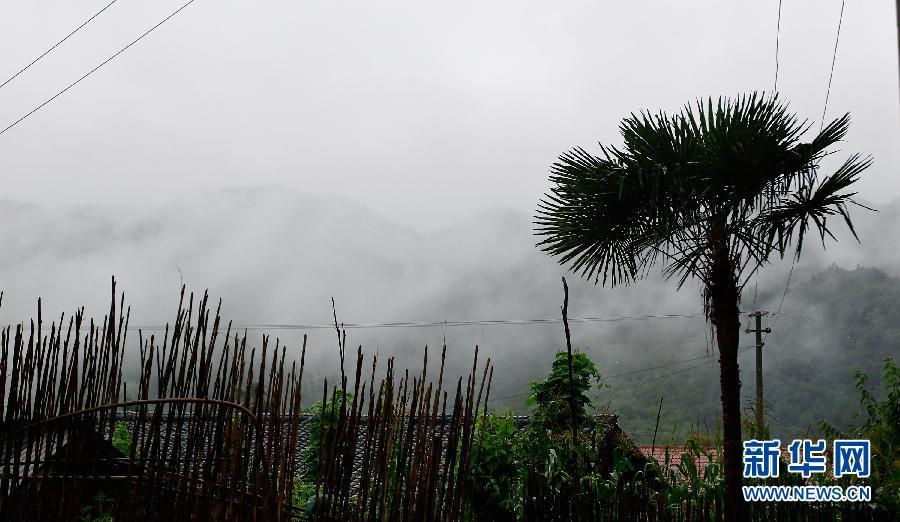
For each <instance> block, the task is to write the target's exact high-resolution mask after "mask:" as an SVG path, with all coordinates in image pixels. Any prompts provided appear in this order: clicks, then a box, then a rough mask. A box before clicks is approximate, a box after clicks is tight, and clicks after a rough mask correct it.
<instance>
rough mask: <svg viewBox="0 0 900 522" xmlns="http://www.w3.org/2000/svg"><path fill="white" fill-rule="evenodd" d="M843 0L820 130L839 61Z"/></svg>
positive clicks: (843, 0)
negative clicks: (835, 68)
mask: <svg viewBox="0 0 900 522" xmlns="http://www.w3.org/2000/svg"><path fill="white" fill-rule="evenodd" d="M845 1H846V0H841V14H840V16H839V17H838V26H837V35H836V36H835V38H834V54H832V56H831V72H830V73H829V74H828V89H827V90H826V91H825V107H824V108H823V109H822V124H821V125H819V132H821V131H822V128H823V127H825V113H826V112H827V111H828V97H829V96H831V79H832V78H833V77H834V63H835V61H837V50H838V43H840V41H841V23H842V22H843V21H844V2H845Z"/></svg>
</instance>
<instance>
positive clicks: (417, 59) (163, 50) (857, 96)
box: [0, 0, 900, 230]
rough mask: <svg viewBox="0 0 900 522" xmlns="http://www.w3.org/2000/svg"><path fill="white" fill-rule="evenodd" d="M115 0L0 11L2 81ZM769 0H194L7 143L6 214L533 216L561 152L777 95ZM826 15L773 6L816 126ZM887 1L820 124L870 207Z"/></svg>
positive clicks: (890, 182)
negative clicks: (206, 210) (852, 156)
mask: <svg viewBox="0 0 900 522" xmlns="http://www.w3.org/2000/svg"><path fill="white" fill-rule="evenodd" d="M106 3H108V0H93V1H79V2H71V1H67V2H62V1H55V2H54V1H47V0H5V1H4V2H3V3H2V6H0V49H2V52H0V76H2V79H0V81H2V80H5V79H6V78H7V77H9V76H10V75H11V74H13V73H14V72H15V71H17V70H18V69H19V68H20V67H22V66H23V65H25V64H27V63H28V62H30V61H31V60H32V59H33V58H34V57H36V56H37V55H39V54H40V53H41V52H43V51H44V50H45V49H46V48H47V47H49V46H50V45H51V44H52V43H54V42H55V41H57V40H58V39H59V38H61V37H62V36H64V35H65V34H67V33H68V32H69V31H70V30H71V29H73V28H74V27H75V26H77V25H78V24H80V23H81V22H82V21H83V20H84V19H86V18H87V17H89V16H90V15H91V14H93V13H94V12H95V11H97V10H98V9H99V8H100V7H102V6H103V5H105V4H106ZM181 3H182V1H181V0H176V1H173V0H166V1H162V0H158V1H153V2H146V1H144V2H139V1H136V0H119V2H118V3H117V4H116V5H114V6H113V7H111V8H110V9H109V10H108V11H107V12H105V13H104V14H103V15H101V16H100V17H99V18H98V19H96V20H95V21H93V22H92V23H91V24H89V25H88V26H86V27H85V28H84V29H83V30H82V31H81V32H80V33H78V34H77V35H76V36H75V37H73V38H72V39H70V40H69V41H68V42H66V43H65V44H63V45H62V46H61V47H60V48H58V49H57V50H56V51H55V52H53V53H52V54H51V55H49V56H48V57H46V58H45V59H44V60H42V61H41V62H39V63H38V64H37V65H36V66H35V67H33V68H32V69H31V70H29V71H27V72H26V73H25V74H23V75H22V76H21V77H20V78H18V79H17V80H15V81H14V82H13V83H11V84H9V85H7V86H6V87H4V88H3V89H0V124H2V125H0V128H2V127H5V126H6V125H8V124H9V123H11V122H12V121H14V120H15V119H17V118H18V117H20V116H21V115H22V114H24V113H26V112H27V111H29V110H30V109H32V108H33V107H34V106H35V105H37V104H39V103H40V102H42V101H43V100H45V99H46V98H48V97H49V96H51V95H53V94H54V93H56V92H57V91H58V90H60V89H61V88H62V87H64V86H65V85H67V84H68V83H69V82H71V81H73V80H74V79H76V78H78V77H79V76H80V75H81V74H83V73H85V72H87V71H88V70H90V69H91V68H92V67H94V66H95V65H96V64H98V63H99V62H101V61H102V60H104V59H105V58H106V57H108V56H109V55H110V54H112V53H113V52H115V51H116V50H118V49H119V48H120V47H121V46H123V45H124V44H125V43H127V42H128V41H130V40H132V39H133V38H135V37H136V36H138V35H139V34H140V33H141V32H143V31H144V30H145V29H147V28H149V27H150V26H152V25H153V24H155V23H156V22H158V21H159V20H161V19H162V18H164V17H165V16H166V15H167V14H168V13H169V12H171V11H172V10H174V9H175V8H176V7H177V6H178V5H180V4H181ZM777 5H778V2H777V0H766V1H758V2H724V1H721V0H716V1H706V2H700V1H692V2H675V1H667V2H597V1H594V2H587V1H585V2H522V1H509V2H500V1H490V2H463V1H455V2H446V3H440V4H438V3H434V2H412V1H410V2H388V1H378V2H333V1H332V2H323V1H302V2H298V1H290V2H289V1H267V2H258V1H256V2H250V1H222V0H216V1H213V0H197V1H196V2H194V3H193V4H192V5H191V6H189V7H188V8H187V9H185V10H184V11H183V12H182V13H181V14H179V15H178V16H177V17H175V18H173V19H172V20H170V21H169V22H168V23H167V24H165V25H163V26H162V27H161V28H160V29H158V30H157V31H156V32H154V33H153V34H151V35H150V36H149V37H148V38H146V39H145V40H144V41H142V42H140V43H139V44H138V45H137V46H135V47H133V48H132V49H130V50H129V51H127V52H126V53H124V54H123V55H121V56H120V57H119V58H117V59H116V60H115V61H113V62H111V63H110V64H108V65H107V66H105V67H104V68H102V69H101V70H99V71H98V72H97V73H95V74H94V75H93V76H91V77H90V78H88V79H87V80H85V81H84V82H82V83H81V84H79V85H78V86H77V87H75V88H74V89H73V90H71V91H70V92H68V93H67V94H65V95H64V96H62V97H60V98H58V99H57V100H56V101H54V102H53V103H51V104H49V105H48V106H46V107H45V108H44V109H42V110H41V111H39V112H38V113H36V114H35V115H34V116H32V117H30V118H28V119H27V120H25V121H24V122H22V123H21V124H19V125H18V126H17V127H15V128H14V129H12V130H10V131H9V132H7V133H6V134H4V135H2V136H0V172H2V173H3V179H4V184H3V194H2V196H3V197H4V198H10V199H20V200H27V201H41V202H46V203H50V204H59V203H66V204H83V203H97V202H126V203H130V202H145V201H161V200H165V199H168V198H171V197H173V196H175V195H178V194H182V193H191V192H196V191H201V190H207V189H217V188H224V187H240V186H258V185H262V186H268V185H281V186H287V187H291V188H294V189H297V190H301V191H305V192H310V193H314V194H315V193H329V194H341V195H344V196H346V197H349V198H352V199H355V200H357V201H360V202H362V203H364V204H366V205H368V206H370V207H372V208H373V209H375V210H376V211H378V212H379V213H381V214H383V215H385V216H387V217H388V218H389V219H392V220H394V221H397V222H400V223H405V224H410V225H414V226H416V227H418V228H420V229H423V230H428V229H433V228H435V227H438V226H443V225H446V224H449V223H452V222H455V221H458V220H459V219H462V218H465V217H467V216H471V215H473V214H475V213H477V212H481V211H483V210H485V209H488V208H491V207H495V206H508V207H513V208H515V209H519V210H530V209H533V208H534V206H535V203H536V201H537V200H538V198H539V197H540V194H541V193H542V192H543V191H544V190H545V189H546V186H547V185H546V183H547V182H546V176H547V167H548V165H549V164H550V163H551V162H552V161H553V160H554V159H555V157H556V155H557V154H559V153H560V152H562V151H563V150H565V149H567V148H569V147H571V146H574V145H588V146H589V145H591V144H593V143H595V142H596V141H598V140H602V141H604V142H610V141H611V142H613V143H616V142H618V138H617V135H616V127H617V122H618V120H619V119H620V118H621V117H622V116H624V115H626V114H627V113H629V112H630V111H634V110H638V109H641V108H665V109H675V108H677V107H678V106H679V105H680V104H682V103H683V102H685V101H688V100H690V99H692V98H695V97H698V96H706V95H710V94H712V95H719V94H736V93H740V92H745V91H751V90H769V89H772V83H773V76H774V68H775V67H774V65H775V64H774V54H775V28H776V13H777ZM840 6H841V2H840V0H827V1H823V0H819V1H797V0H787V1H785V2H784V11H783V17H782V33H781V35H782V39H781V68H780V78H779V90H780V92H781V93H782V95H783V96H784V97H785V98H787V99H788V100H790V101H791V103H792V108H793V109H794V110H796V111H797V112H799V113H800V114H801V115H803V116H804V117H808V118H810V119H815V120H816V121H818V119H819V118H820V117H821V113H822V107H823V103H824V98H825V89H826V84H827V80H828V71H829V66H830V64H831V58H832V50H833V46H834V37H835V30H836V26H837V20H838V13H839V11H840ZM895 20H896V19H895V17H894V2H891V1H888V0H878V1H875V0H866V1H850V2H847V6H846V10H845V13H844V19H843V28H842V34H841V41H840V48H839V49H838V55H837V65H836V70H835V75H834V82H833V86H832V92H831V99H830V102H829V109H828V114H829V116H831V117H834V116H836V115H838V114H839V113H842V112H845V111H850V112H851V113H852V115H853V118H854V124H853V126H852V128H851V134H850V137H849V140H848V143H847V144H846V146H845V150H847V151H860V152H864V153H869V154H873V155H874V156H875V158H876V165H875V167H873V168H872V169H870V171H869V172H867V173H865V175H864V176H863V181H862V182H861V185H860V187H861V196H862V197H863V198H865V199H868V200H870V201H874V202H875V203H884V202H887V201H889V200H891V199H894V198H896V197H898V196H900V179H898V177H897V176H896V175H895V170H896V167H897V165H898V163H900V147H897V144H898V142H900V111H898V85H897V78H898V73H897V49H896V47H897V46H896V27H895Z"/></svg>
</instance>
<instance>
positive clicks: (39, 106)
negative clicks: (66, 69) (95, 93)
mask: <svg viewBox="0 0 900 522" xmlns="http://www.w3.org/2000/svg"><path fill="white" fill-rule="evenodd" d="M194 1H195V0H188V1H187V2H185V3H184V4H183V5H182V6H181V7H179V8H178V9H176V10H175V11H173V12H172V13H170V14H169V16H167V17H165V18H163V19H162V20H161V21H160V22H159V23H157V24H156V25H154V26H153V27H151V28H150V29H147V30H146V31H144V33H143V34H141V35H140V36H138V37H137V38H135V39H134V40H132V41H131V43H129V44H128V45H126V46H125V47H123V48H121V49H119V50H118V51H117V52H116V53H115V54H113V55H112V56H110V57H109V58H107V59H106V60H103V61H102V62H100V64H99V65H97V66H96V67H94V68H93V69H91V70H90V71H88V72H87V73H85V74H84V75H83V76H81V77H80V78H78V79H77V80H75V81H74V82H72V83H70V84H69V85H67V86H66V87H65V88H64V89H63V90H61V91H59V92H58V93H56V94H54V95H53V96H51V97H50V98H48V99H47V100H45V101H44V102H43V103H41V104H40V105H38V106H37V107H35V108H33V109H31V110H30V111H28V112H27V113H26V114H25V115H24V116H22V117H21V118H19V119H18V120H16V121H14V122H12V123H10V124H9V125H7V126H6V127H5V128H4V129H3V130H0V135H3V134H5V133H6V132H7V131H8V130H10V129H12V128H13V127H15V126H16V125H18V124H19V123H20V122H22V121H23V120H24V119H25V118H28V117H29V116H31V115H32V114H34V113H36V112H37V111H39V110H41V109H42V108H43V107H44V106H46V105H47V104H48V103H50V102H52V101H53V100H55V99H56V98H59V97H60V96H62V95H63V94H65V93H66V92H67V91H68V90H69V89H71V88H72V87H75V86H76V85H78V84H79V83H81V81H82V80H84V79H85V78H87V77H88V76H90V75H92V74H94V72H96V71H97V70H98V69H100V68H101V67H103V66H104V65H106V64H107V63H109V62H111V61H113V60H114V59H115V58H116V57H117V56H119V55H120V54H122V53H124V52H125V51H127V50H128V49H129V48H130V47H131V46H133V45H134V44H136V43H138V42H140V41H141V40H143V39H144V37H145V36H147V35H148V34H150V33H152V32H153V31H154V30H156V28H158V27H159V26H161V25H162V24H164V23H166V22H167V21H169V20H170V19H171V18H172V17H174V16H175V15H177V14H178V13H180V12H181V11H182V10H184V9H185V8H186V7H187V6H189V5H191V4H192V3H194Z"/></svg>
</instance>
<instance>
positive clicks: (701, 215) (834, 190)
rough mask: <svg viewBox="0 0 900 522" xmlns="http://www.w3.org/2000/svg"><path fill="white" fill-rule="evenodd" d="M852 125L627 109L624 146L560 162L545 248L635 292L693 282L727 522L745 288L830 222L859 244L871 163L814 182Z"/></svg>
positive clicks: (737, 469)
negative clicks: (712, 392) (856, 215)
mask: <svg viewBox="0 0 900 522" xmlns="http://www.w3.org/2000/svg"><path fill="white" fill-rule="evenodd" d="M849 124H850V117H849V115H844V116H843V117H841V118H838V119H836V120H834V121H832V122H831V123H830V124H829V125H827V126H824V128H822V129H820V131H819V132H818V134H816V135H815V136H814V137H813V139H812V141H809V142H802V141H801V138H802V137H803V136H804V135H805V134H806V133H807V131H808V130H809V128H810V127H811V125H810V124H809V123H808V122H806V121H800V120H799V119H798V118H797V116H796V115H794V114H792V113H789V112H788V108H787V105H786V104H783V103H781V102H780V101H779V100H778V98H777V96H775V95H773V96H766V95H758V94H755V93H754V94H750V95H743V96H740V97H738V98H736V99H730V98H720V99H719V100H718V102H714V101H713V100H712V99H709V100H708V101H706V102H705V103H704V102H703V101H697V102H696V104H693V105H691V104H689V105H686V106H685V107H684V108H683V109H682V110H681V111H680V112H679V113H677V114H672V115H670V114H666V113H664V112H660V113H658V114H651V113H649V112H641V113H639V114H631V115H630V116H629V117H627V118H625V119H624V120H622V122H621V124H620V125H619V130H620V132H621V135H622V138H623V139H624V145H623V146H621V147H610V146H603V145H602V144H601V145H600V154H599V155H594V154H591V153H588V152H587V151H585V150H584V149H582V148H575V149H572V150H570V151H568V152H566V153H564V154H562V155H561V156H560V157H559V160H558V161H557V162H556V163H554V164H553V166H552V167H551V171H550V182H551V185H552V188H551V189H550V192H548V193H547V194H545V196H544V198H543V200H542V201H541V202H540V204H539V207H538V210H537V214H536V216H535V219H536V221H535V233H536V234H537V235H538V236H542V240H541V241H540V242H539V243H538V246H539V247H540V248H541V249H542V250H544V251H546V252H548V253H549V254H550V255H553V256H558V257H559V262H560V263H561V264H564V265H569V266H570V268H571V269H572V270H573V271H575V272H577V273H579V274H580V275H581V276H583V277H585V278H587V279H592V280H593V281H594V283H595V284H596V283H600V284H603V285H604V286H607V285H608V286H610V287H612V286H616V285H622V284H625V285H627V284H630V283H632V282H634V281H636V280H638V279H641V278H643V277H644V276H646V275H647V274H648V272H649V270H650V269H651V267H653V266H655V265H657V263H659V264H661V265H662V267H663V273H664V274H665V275H666V276H667V277H671V278H674V279H676V280H677V282H678V287H679V288H680V287H681V286H682V285H683V284H684V283H685V282H686V281H687V280H689V279H691V280H696V281H699V283H700V285H701V287H702V290H703V291H702V295H703V304H704V312H705V314H706V317H707V320H708V321H709V322H710V323H711V325H712V326H713V329H714V330H715V334H716V342H717V344H718V349H719V369H720V385H721V393H722V425H723V439H724V441H723V442H724V466H725V495H726V497H725V505H726V520H734V519H736V518H737V516H738V515H739V513H738V511H737V510H738V506H739V505H740V503H741V491H740V485H741V475H742V474H741V457H742V449H741V420H740V415H741V404H740V386H741V382H740V374H739V370H738V361H737V352H738V340H739V334H740V316H739V314H740V308H739V306H740V301H741V290H742V289H743V288H744V286H745V285H746V284H747V281H748V280H749V279H750V277H751V276H752V275H753V274H754V273H755V272H756V271H757V270H758V269H759V268H760V266H762V265H764V264H766V263H767V262H768V261H769V260H770V258H771V257H773V256H774V255H775V254H777V255H778V256H779V257H784V256H785V255H786V254H788V253H789V251H790V250H792V249H793V252H794V254H793V255H795V256H796V258H799V256H800V251H801V248H802V246H803V238H804V236H805V235H806V233H807V232H809V231H815V232H816V233H817V234H818V236H819V238H820V239H821V240H822V242H823V244H824V243H825V240H826V237H831V238H834V236H833V235H832V233H831V231H830V230H829V225H831V224H833V221H834V220H832V223H829V222H828V221H827V220H828V218H829V217H838V218H842V219H843V221H844V222H846V224H847V225H848V226H849V228H850V230H851V232H853V235H854V237H856V232H855V230H854V229H853V224H852V222H851V221H850V215H849V212H848V207H849V205H850V204H858V203H856V202H855V201H854V200H853V196H854V195H855V192H850V191H849V189H850V187H851V186H852V185H853V183H855V182H856V181H857V179H858V176H859V174H860V172H862V171H863V170H864V169H865V168H866V167H868V166H869V164H870V163H871V159H870V158H861V157H860V156H859V155H852V156H850V157H849V158H848V159H847V160H846V161H845V162H844V163H843V164H842V165H841V166H840V167H839V168H837V169H836V170H835V171H834V172H833V173H832V174H830V175H825V176H823V175H820V173H819V163H820V161H821V160H822V159H823V158H824V157H825V156H826V155H828V154H830V153H831V152H830V151H829V148H830V147H831V146H833V145H834V144H836V143H837V142H838V141H840V140H841V139H842V138H843V137H844V135H845V134H846V133H847V130H848V127H849Z"/></svg>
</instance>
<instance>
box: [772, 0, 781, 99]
mask: <svg viewBox="0 0 900 522" xmlns="http://www.w3.org/2000/svg"><path fill="white" fill-rule="evenodd" d="M780 45H781V0H778V26H777V29H775V88H774V89H772V91H773V92H776V93H777V92H778V48H779V47H780Z"/></svg>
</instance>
